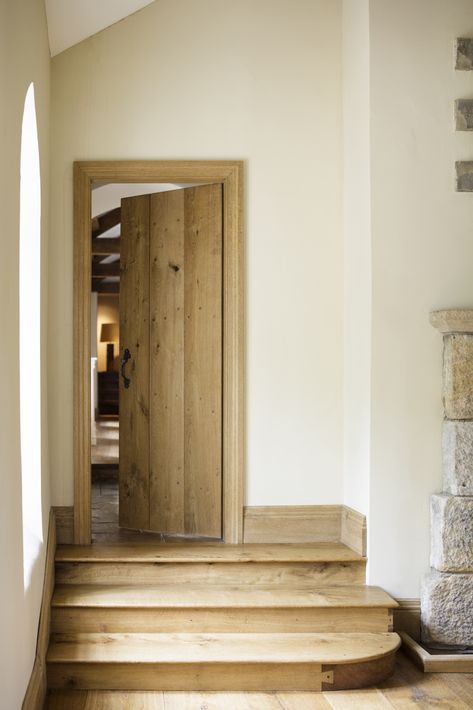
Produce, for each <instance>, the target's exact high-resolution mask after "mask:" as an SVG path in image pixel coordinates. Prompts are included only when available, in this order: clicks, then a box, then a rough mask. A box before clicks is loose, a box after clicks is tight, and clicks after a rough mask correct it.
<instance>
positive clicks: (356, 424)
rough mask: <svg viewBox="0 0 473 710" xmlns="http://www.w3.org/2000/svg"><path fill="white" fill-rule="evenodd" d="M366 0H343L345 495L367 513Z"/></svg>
mask: <svg viewBox="0 0 473 710" xmlns="http://www.w3.org/2000/svg"><path fill="white" fill-rule="evenodd" d="M369 4H370V3H369V0H343V26H342V32H343V245H344V259H343V265H344V279H343V282H344V314H343V322H344V348H343V499H344V503H345V504H346V505H348V506H350V507H351V508H354V509H355V510H358V511H360V512H362V513H364V514H365V515H369V480H370V479H369V476H370V428H371V402H370V393H371V203H370V201H371V186H370V64H369V62H370V38H369Z"/></svg>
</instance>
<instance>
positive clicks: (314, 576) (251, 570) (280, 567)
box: [56, 560, 366, 588]
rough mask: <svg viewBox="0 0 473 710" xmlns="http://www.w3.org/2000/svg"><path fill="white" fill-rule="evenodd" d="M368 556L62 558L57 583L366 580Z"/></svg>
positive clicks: (305, 584)
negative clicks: (327, 559) (307, 559)
mask: <svg viewBox="0 0 473 710" xmlns="http://www.w3.org/2000/svg"><path fill="white" fill-rule="evenodd" d="M365 577H366V562H365V560H359V561H353V562H313V563H307V562H288V563H283V562H230V563H229V562H225V563H221V562H214V563H205V562H204V563H201V562H182V563H173V562H169V563H168V562H155V563H149V562H139V563H134V562H122V563H116V562H105V563H104V562H60V563H56V583H57V584H136V585H141V584H175V585H182V584H201V583H209V584H213V583H218V584H220V585H223V584H229V585H240V584H245V585H252V584H260V585H270V584H283V585H289V584H291V585H293V586H294V587H298V588H313V587H321V586H326V585H339V584H364V583H365Z"/></svg>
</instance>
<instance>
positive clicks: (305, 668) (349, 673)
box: [47, 633, 400, 691]
mask: <svg viewBox="0 0 473 710" xmlns="http://www.w3.org/2000/svg"><path fill="white" fill-rule="evenodd" d="M399 644H400V639H399V636H398V635H397V634H394V633H375V634H362V633H353V634H311V633H286V634H268V633H264V634H255V633H252V634H248V633H237V634H150V633H148V634H97V633H95V634H87V633H82V634H81V633H79V634H54V635H53V636H52V638H51V644H50V648H49V651H48V658H47V661H48V686H49V688H52V689H54V688H76V689H90V690H92V689H108V690H189V689H193V690H207V691H211V690H227V691H231V690H240V691H245V690H248V691H269V690H311V691H321V690H341V689H346V688H359V687H364V686H366V685H371V684H375V683H378V682H381V681H382V680H383V679H385V678H386V677H387V676H388V675H389V674H390V673H391V672H392V670H393V665H394V658H395V653H396V650H397V648H398V647H399Z"/></svg>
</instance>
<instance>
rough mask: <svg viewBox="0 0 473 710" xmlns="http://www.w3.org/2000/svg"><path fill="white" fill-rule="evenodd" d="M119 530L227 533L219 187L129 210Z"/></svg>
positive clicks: (136, 201) (127, 205)
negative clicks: (224, 513) (224, 526)
mask: <svg viewBox="0 0 473 710" xmlns="http://www.w3.org/2000/svg"><path fill="white" fill-rule="evenodd" d="M121 219H122V223H121V243H122V244H121V278H120V354H121V358H122V363H125V364H124V365H123V367H122V376H121V377H120V465H119V520H120V525H121V526H122V527H126V528H135V529H141V530H153V531H159V532H167V533H176V534H189V535H197V536H208V537H217V538H220V537H221V534H222V221H223V220H222V186H221V185H203V186H199V187H193V188H186V189H181V190H173V191H170V192H161V193H155V194H152V195H143V196H139V197H129V198H125V199H123V200H122V218H121Z"/></svg>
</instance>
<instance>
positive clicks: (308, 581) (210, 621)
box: [48, 543, 400, 691]
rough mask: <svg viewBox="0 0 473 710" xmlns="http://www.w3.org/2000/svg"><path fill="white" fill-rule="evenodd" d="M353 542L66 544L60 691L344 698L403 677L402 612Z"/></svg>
mask: <svg viewBox="0 0 473 710" xmlns="http://www.w3.org/2000/svg"><path fill="white" fill-rule="evenodd" d="M365 565H366V559H365V558H364V557H362V556H360V555H358V554H357V553H356V552H353V551H352V550H351V549H350V548H348V547H347V546H345V545H343V544H341V543H319V544H306V545H294V544H292V545H291V544H285V545H256V544H253V545H250V544H248V545H228V546H227V545H225V546H224V545H218V544H215V545H210V544H206V545H197V544H193V545H187V544H162V545H109V546H107V545H91V546H83V547H81V546H59V547H58V548H57V552H56V587H55V591H54V595H53V599H52V616H51V639H50V646H49V651H48V686H49V688H51V689H54V688H77V689H106V690H228V691H231V690H240V691H241V690H253V691H256V690H261V691H264V690H312V691H314V690H337V689H344V688H359V687H364V686H369V685H373V684H376V683H378V682H381V681H382V680H384V679H385V678H386V677H387V676H388V675H389V674H390V673H391V671H392V670H393V664H394V657H395V653H396V650H397V648H398V646H399V643H400V639H399V637H398V635H397V634H395V633H392V610H393V608H394V607H396V606H397V603H396V602H395V601H394V600H393V599H392V598H391V597H390V596H389V595H388V594H386V593H385V592H383V591H382V590H381V589H379V588H377V587H369V586H366V585H365V583H364V580H365Z"/></svg>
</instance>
